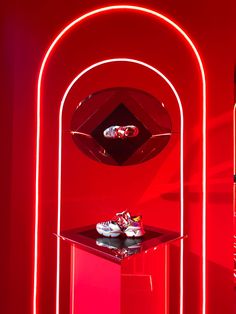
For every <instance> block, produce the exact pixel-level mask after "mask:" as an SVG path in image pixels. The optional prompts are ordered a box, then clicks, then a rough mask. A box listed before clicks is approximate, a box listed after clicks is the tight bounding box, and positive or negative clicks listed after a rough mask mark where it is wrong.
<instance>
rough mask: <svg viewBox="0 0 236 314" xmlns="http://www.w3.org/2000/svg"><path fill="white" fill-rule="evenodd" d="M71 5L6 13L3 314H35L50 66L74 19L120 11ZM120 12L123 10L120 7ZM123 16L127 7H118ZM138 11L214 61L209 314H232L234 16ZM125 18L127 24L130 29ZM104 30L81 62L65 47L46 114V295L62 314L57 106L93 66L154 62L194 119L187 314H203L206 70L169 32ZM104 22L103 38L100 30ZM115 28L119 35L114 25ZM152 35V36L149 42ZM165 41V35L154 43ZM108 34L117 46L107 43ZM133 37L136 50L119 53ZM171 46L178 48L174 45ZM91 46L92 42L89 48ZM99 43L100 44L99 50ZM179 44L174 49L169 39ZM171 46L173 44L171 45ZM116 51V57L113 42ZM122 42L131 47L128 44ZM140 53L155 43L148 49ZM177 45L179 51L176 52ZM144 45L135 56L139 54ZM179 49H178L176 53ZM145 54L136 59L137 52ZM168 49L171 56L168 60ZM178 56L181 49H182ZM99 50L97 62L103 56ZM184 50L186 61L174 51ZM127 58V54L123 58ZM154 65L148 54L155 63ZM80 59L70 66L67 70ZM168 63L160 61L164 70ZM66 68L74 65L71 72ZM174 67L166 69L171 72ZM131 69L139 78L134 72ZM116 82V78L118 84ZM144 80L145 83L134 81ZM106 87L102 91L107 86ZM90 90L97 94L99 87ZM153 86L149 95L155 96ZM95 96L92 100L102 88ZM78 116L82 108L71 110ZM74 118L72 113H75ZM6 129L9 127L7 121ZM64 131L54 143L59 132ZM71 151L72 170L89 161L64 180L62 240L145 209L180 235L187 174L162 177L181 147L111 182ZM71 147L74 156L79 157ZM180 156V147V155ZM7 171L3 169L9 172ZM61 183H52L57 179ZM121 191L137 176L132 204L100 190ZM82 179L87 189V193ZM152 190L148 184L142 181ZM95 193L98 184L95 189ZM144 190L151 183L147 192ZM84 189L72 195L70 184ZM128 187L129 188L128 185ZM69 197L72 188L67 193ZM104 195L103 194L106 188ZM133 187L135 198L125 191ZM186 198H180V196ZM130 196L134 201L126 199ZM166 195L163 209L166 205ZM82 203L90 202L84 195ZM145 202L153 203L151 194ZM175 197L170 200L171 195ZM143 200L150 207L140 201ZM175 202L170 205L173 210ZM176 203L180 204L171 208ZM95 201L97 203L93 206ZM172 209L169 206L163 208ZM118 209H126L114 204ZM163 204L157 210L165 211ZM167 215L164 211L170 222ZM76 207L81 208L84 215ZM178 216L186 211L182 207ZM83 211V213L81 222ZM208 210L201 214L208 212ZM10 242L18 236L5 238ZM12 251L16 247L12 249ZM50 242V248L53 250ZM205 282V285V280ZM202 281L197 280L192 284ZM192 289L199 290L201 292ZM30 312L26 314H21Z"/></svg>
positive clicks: (183, 7) (84, 91) (210, 75)
mask: <svg viewBox="0 0 236 314" xmlns="http://www.w3.org/2000/svg"><path fill="white" fill-rule="evenodd" d="M69 3H70V5H68V2H67V5H65V4H62V3H58V2H54V1H51V2H50V3H49V4H48V3H46V2H44V3H42V2H41V3H40V4H31V3H27V2H26V3H21V5H20V7H17V6H16V5H14V6H13V5H12V6H11V4H9V5H8V7H6V11H5V12H4V13H5V14H4V20H3V21H4V28H3V30H4V42H5V50H4V52H3V53H4V56H3V57H4V59H5V60H6V62H5V65H4V68H3V69H4V74H5V76H4V77H5V79H4V84H3V86H4V90H3V91H4V92H5V93H4V98H3V99H4V100H5V101H4V102H3V104H4V108H5V110H4V119H3V124H2V125H3V127H4V132H2V134H1V135H3V143H4V144H5V147H6V149H5V150H4V153H3V154H2V158H3V162H4V166H3V169H2V173H3V178H4V181H3V183H4V184H3V189H2V191H3V209H2V212H3V217H4V219H2V220H1V221H2V228H1V229H2V231H3V239H4V241H3V252H6V253H5V257H6V258H5V259H3V261H2V262H3V266H2V267H1V270H3V278H5V280H4V287H3V288H4V296H5V297H4V303H3V305H2V307H3V310H4V313H10V314H13V313H31V308H32V304H31V302H32V280H33V278H32V274H33V240H34V238H33V231H34V230H33V228H34V157H35V153H34V152H35V151H34V149H35V148H34V147H35V122H36V121H35V113H36V112H35V109H36V83H37V75H38V71H39V67H40V63H41V61H42V57H43V55H44V53H45V51H46V49H47V47H48V45H49V43H50V42H51V40H52V39H53V38H54V36H55V34H57V33H58V32H59V31H60V30H61V29H62V27H63V26H64V25H65V24H66V23H67V22H68V21H71V20H72V19H73V18H75V17H77V16H79V15H81V14H82V13H84V12H87V11H88V10H90V9H91V8H97V7H99V6H102V5H104V4H112V2H111V1H103V2H101V1H92V2H91V1H89V2H88V3H87V4H83V5H82V4H79V3H77V2H76V1H70V2H69ZM119 3H124V2H123V1H119ZM116 4H117V3H116ZM135 4H143V5H145V6H146V7H150V8H153V9H156V10H157V11H160V12H162V13H164V14H166V15H167V16H169V17H171V18H174V20H175V21H177V22H178V23H179V24H180V25H182V26H183V28H184V29H186V31H187V32H188V34H190V36H191V37H192V38H193V40H194V42H195V43H196V44H197V47H198V48H199V50H200V52H201V56H202V58H203V62H204V65H205V69H206V75H207V82H208V111H207V112H208V128H207V137H208V150H207V151H208V160H207V164H208V214H207V221H208V223H207V238H208V241H207V252H208V253H207V258H208V313H210V314H211V313H212V314H213V313H214V314H217V313H219V314H221V313H226V314H227V313H229V314H230V313H232V289H233V285H232V282H233V281H232V269H233V261H232V234H233V231H232V173H233V158H232V155H233V154H232V142H233V140H232V110H233V68H234V61H235V51H234V46H233V42H232V38H233V30H234V25H233V9H234V8H233V5H230V3H229V2H228V4H227V6H225V7H221V5H220V4H217V3H215V2H213V1H208V2H207V3H204V2H202V3H201V2H196V3H189V2H188V1H181V2H180V1H179V2H178V3H176V2H175V3H172V1H165V2H163V3H160V4H158V5H157V4H156V2H155V1H136V2H135ZM122 18H123V17H122ZM96 19H97V21H95V20H94V21H90V22H87V23H85V25H84V26H83V27H84V29H83V28H82V29H81V30H79V31H78V32H79V33H78V34H77V35H78V37H79V36H80V38H82V39H81V42H80V43H78V46H77V47H76V50H75V51H73V54H72V57H71V47H73V38H72V37H69V38H68V41H67V43H66V44H67V46H66V47H69V49H66V48H63V47H59V50H58V52H57V54H56V55H55V56H54V59H52V63H51V64H50V66H49V67H48V68H47V78H46V81H45V82H44V83H45V88H46V89H45V95H44V96H45V98H44V99H46V103H45V105H44V107H43V117H45V122H44V126H43V127H44V129H43V131H44V135H43V136H44V138H45V139H46V140H45V145H44V147H43V149H44V151H43V154H44V155H43V156H44V160H43V163H44V167H45V168H44V169H46V170H47V171H46V172H45V175H44V177H43V178H42V181H41V182H43V186H42V192H43V198H42V199H43V203H41V205H42V208H43V211H42V212H41V215H40V219H41V222H43V224H42V229H40V233H41V235H40V239H41V241H42V242H41V243H42V246H41V247H40V250H41V251H40V252H41V254H42V252H44V254H45V255H44V259H42V260H41V264H40V270H41V271H42V272H43V273H44V274H45V277H44V279H42V280H41V288H42V290H41V292H40V293H42V295H43V296H44V302H43V303H42V305H41V307H42V309H43V311H42V313H44V314H45V313H52V309H53V306H54V304H52V298H51V293H52V290H53V288H54V287H53V282H52V281H50V280H49V281H47V279H46V278H48V276H47V272H48V274H49V273H50V268H52V269H53V268H54V267H55V262H54V261H53V260H51V259H50V258H49V259H47V258H46V256H50V254H51V251H50V250H51V248H52V247H53V246H54V244H55V243H54V241H55V239H54V238H53V237H51V238H49V236H50V235H51V233H52V231H53V230H55V228H56V226H55V214H56V209H55V193H56V186H55V183H56V182H55V178H56V177H55V176H56V159H55V158H56V156H55V151H56V148H57V142H56V140H55V138H56V133H57V124H56V123H57V121H56V120H55V119H54V117H55V112H56V110H57V109H56V107H55V106H56V105H54V104H58V101H59V99H60V98H61V91H64V89H65V87H66V86H67V85H68V81H70V80H71V79H72V78H73V77H74V76H75V74H77V72H79V71H80V70H81V69H83V68H84V67H85V66H86V65H90V64H91V63H92V62H95V61H98V60H100V59H102V58H104V57H105V58H106V57H110V56H111V57H114V55H113V52H114V51H117V56H119V53H120V54H123V53H124V52H125V53H126V54H127V55H126V56H130V57H136V58H138V59H142V60H143V59H145V61H146V62H149V63H151V64H155V65H156V66H157V67H158V66H159V68H160V67H161V70H163V71H164V72H166V74H168V75H167V76H168V77H169V78H170V79H171V80H173V81H174V85H176V87H177V89H178V91H179V92H180V95H181V97H182V98H183V103H184V106H185V110H186V125H187V130H188V133H187V134H186V138H185V141H186V156H188V161H186V164H187V172H186V182H187V183H188V192H187V196H188V197H186V207H187V206H188V210H187V216H186V220H185V222H186V232H187V233H188V234H190V235H191V236H190V237H189V239H188V240H187V241H188V243H187V246H188V253H187V255H186V260H185V262H186V266H187V267H186V275H187V279H186V287H188V288H189V289H187V292H186V299H185V308H186V314H190V313H191V314H192V313H200V312H199V308H200V303H199V298H200V297H199V295H198V294H199V293H200V286H199V285H200V275H201V273H200V268H199V267H200V252H201V242H200V238H201V228H200V227H199V226H200V224H199V222H201V212H200V210H199V208H200V207H199V188H200V187H199V180H200V179H201V177H200V176H201V174H200V170H199V169H200V166H201V164H200V162H199V159H198V157H199V156H198V154H200V153H201V152H200V151H199V150H200V147H201V143H200V135H201V134H200V130H199V126H200V123H201V121H200V115H201V111H200V110H201V108H200V107H198V106H197V104H199V103H200V102H199V97H200V95H199V79H198V76H197V74H198V73H197V72H196V71H197V66H196V64H194V63H193V58H192V56H191V53H189V52H188V50H187V49H186V48H185V47H184V45H183V44H181V42H180V43H179V41H178V40H177V39H175V38H174V37H171V40H166V41H165V46H164V47H160V45H159V43H160V42H162V41H161V40H163V38H160V39H159V38H156V36H155V35H156V34H158V26H156V25H154V23H153V24H152V23H151V22H150V25H149V24H148V23H147V24H145V26H144V25H140V24H139V21H138V19H137V20H136V22H135V19H136V17H133V21H134V22H133V23H132V25H130V27H129V28H128V27H127V24H128V23H127V20H122V23H118V20H117V23H114V20H113V19H110V17H107V18H105V19H100V18H96ZM95 22H96V27H93V25H95V24H93V23H95ZM109 23H110V25H113V29H114V33H115V35H114V33H112V34H111V28H109V29H107V25H109ZM134 29H135V30H136V29H138V31H139V32H138V40H137V38H133V30H134ZM150 29H153V33H152V32H147V30H150ZM155 31H156V33H155ZM101 33H103V34H104V33H105V36H106V37H107V38H106V40H105V39H104V37H103V38H102V37H101ZM120 34H122V36H125V47H124V46H123V47H121V46H118V45H117V43H119V42H120V40H121V39H122V38H123V37H122V38H120V37H119V36H120ZM165 35H166V36H167V37H168V36H172V35H169V33H166V34H165ZM83 36H84V37H83ZM88 38H93V41H90V40H88ZM168 38H169V37H168ZM169 39H170V38H169ZM108 40H109V45H107V42H108ZM122 40H123V39H122ZM140 42H142V43H143V42H144V44H142V45H141V46H139V43H140ZM169 43H171V44H170V45H169ZM135 45H136V46H135ZM168 45H169V46H168ZM134 46H135V49H134ZM168 47H169V49H168ZM176 47H178V49H176ZM95 48H97V49H96V54H94V51H95ZM174 48H175V49H174ZM118 52H119V53H118ZM146 53H147V54H146ZM68 55H70V57H71V58H70V59H69V58H68ZM157 57H159V58H161V60H162V61H161V62H160V64H158V63H157V61H156V60H157ZM65 60H67V62H66V63H65ZM165 60H166V62H165ZM131 68H132V66H131ZM124 70H126V71H127V68H125V69H121V68H119V69H118V68H117V67H113V71H114V72H115V73H117V76H116V77H113V78H112V80H111V78H110V77H109V73H110V72H109V71H110V68H107V70H106V69H104V71H105V72H106V76H103V73H104V72H101V73H99V70H98V71H97V73H95V74H93V75H92V74H91V75H90V76H89V78H87V81H86V78H85V79H84V80H82V81H81V83H80V84H81V85H80V87H81V86H82V87H83V88H80V91H79V96H80V97H84V96H87V95H88V94H89V93H90V92H92V91H96V90H98V89H101V88H104V87H108V86H107V84H110V85H111V86H112V85H114V86H116V85H117V84H121V83H123V82H124V77H123V75H122V74H123V71H124ZM131 71H137V75H136V76H135V80H133V78H132V77H131V75H128V76H126V77H125V84H128V85H132V86H133V87H139V88H141V89H146V90H148V91H149V92H151V93H152V94H154V95H155V93H156V94H157V92H158V91H157V90H156V86H154V85H153V84H152V83H150V82H153V80H156V78H154V77H152V75H150V74H147V73H146V72H145V71H144V72H145V73H144V72H143V73H140V71H141V70H138V69H137V68H136V67H133V68H132V69H130V71H129V73H130V72H131ZM112 73H113V72H112ZM135 73H136V72H135ZM141 74H142V75H146V77H147V79H146V80H145V82H143V81H142V80H140V79H138V77H139V75H141ZM97 77H100V80H97ZM88 80H89V83H88ZM149 83H150V84H149ZM91 86H92V88H91ZM70 106H71V108H73V103H71V105H70ZM192 106H194V107H195V108H196V110H198V111H196V114H195V115H194V116H193V115H192V110H191V108H192ZM68 108H69V107H68ZM70 110H72V109H68V111H67V112H66V113H65V124H66V127H67V126H68V123H69V120H70V114H71V111H70ZM5 117H6V118H5ZM54 130H55V132H54ZM66 136H68V135H65V141H67V142H66V143H67V145H69V146H67V147H70V150H71V152H72V154H70V155H69V154H65V155H64V156H63V158H64V160H63V162H65V163H66V164H67V165H68V164H70V165H72V163H71V161H72V160H73V161H75V160H76V158H78V160H79V163H78V164H77V166H76V167H74V166H73V167H69V168H68V171H67V172H66V173H65V174H63V176H64V180H65V181H64V182H65V189H64V192H63V193H64V194H63V200H64V201H63V202H64V205H63V206H64V207H63V208H64V211H63V212H62V214H63V215H64V220H63V221H64V222H63V225H62V228H71V227H75V226H77V225H80V224H81V225H84V224H89V223H91V222H96V221H97V220H99V219H100V216H101V215H102V217H104V218H106V217H109V215H110V214H111V213H113V212H114V211H117V210H120V209H123V208H124V207H125V206H126V205H127V204H128V206H129V207H131V208H135V209H136V208H137V210H138V211H140V212H145V216H144V217H145V219H146V222H147V223H151V222H152V221H153V219H154V221H155V224H157V225H158V223H160V226H161V227H166V228H170V229H177V228H178V224H177V223H176V221H177V218H178V215H177V211H175V212H174V216H173V215H172V217H175V219H174V218H173V219H172V220H171V219H169V220H168V224H166V218H168V216H169V212H170V210H172V208H173V206H172V204H174V201H175V197H176V186H175V185H174V184H173V182H176V181H178V180H177V179H176V178H178V170H176V169H173V174H174V176H173V177H174V178H173V177H171V176H170V175H168V177H166V176H165V173H166V172H164V171H163V169H164V170H166V169H167V168H168V169H169V164H172V165H173V160H174V158H175V154H176V151H175V149H176V147H177V141H176V142H174V141H173V144H172V146H171V152H170V153H167V152H164V151H163V156H162V155H161V154H160V155H159V156H158V157H157V158H156V159H155V160H152V161H150V162H147V163H145V164H143V165H139V166H135V167H128V168H127V169H123V168H122V169H120V170H119V172H118V171H117V169H115V168H114V169H113V170H112V171H111V170H110V169H111V168H110V167H107V166H105V165H99V164H97V163H95V162H94V161H91V160H88V159H87V158H86V157H84V156H83V155H82V154H81V153H80V152H79V151H78V150H77V149H76V148H75V146H73V145H74V144H73V143H72V142H71V143H72V144H70V141H69V137H67V138H66ZM70 145H71V146H70ZM170 145H171V143H170ZM164 154H167V155H168V158H167V159H166V160H167V161H166V162H165V163H164V165H163V164H162V162H163V159H164V156H166V155H164ZM2 165H3V163H2ZM49 171H50V175H48V173H49ZM111 176H112V178H113V179H114V180H115V182H117V184H120V182H123V178H124V176H126V180H127V181H126V182H127V186H130V184H131V185H132V198H131V197H130V193H124V194H123V195H122V197H119V200H117V194H116V189H115V187H114V189H112V190H109V193H108V192H107V191H105V193H104V188H103V187H102V185H101V179H100V178H101V177H102V178H103V180H102V184H103V185H106V183H107V181H108V180H109V179H110V177H111ZM77 178H78V181H77ZM140 178H141V180H140ZM160 178H162V179H164V180H166V181H165V184H163V183H162V184H161V185H160V183H159V180H160ZM91 181H92V184H91ZM140 181H141V182H140ZM71 182H73V184H71ZM124 184H126V183H124ZM66 186H67V187H69V188H66ZM101 187H102V188H101ZM125 187H126V186H125ZM177 187H178V186H177ZM126 190H128V189H126ZM157 190H158V191H160V194H162V197H160V194H159V195H156V191H157ZM76 191H79V192H78V193H79V194H78V195H77V196H76V197H75V195H76ZM144 191H145V192H144ZM168 194H169V195H168ZM141 196H142V197H141ZM170 197H171V198H170ZM166 198H169V200H168V202H166ZM88 199H89V201H87V200H88ZM163 200H165V202H164V201H163ZM114 203H115V208H114V205H113V204H114ZM157 204H158V210H157V209H156V207H157ZM163 204H164V205H165V209H164V210H163ZM77 207H78V208H80V209H79V210H78V211H77ZM176 207H178V206H176ZM81 208H83V209H84V210H83V211H81ZM200 209H201V208H200ZM6 235H7V236H6ZM5 239H6V240H5ZM43 239H44V240H43ZM198 277H199V280H198ZM188 278H192V279H193V280H191V281H190V280H189V279H188ZM192 282H195V284H194V287H193V285H192V284H191V283H192ZM190 288H191V289H190ZM19 311H20V312H19Z"/></svg>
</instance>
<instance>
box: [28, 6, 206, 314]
mask: <svg viewBox="0 0 236 314" xmlns="http://www.w3.org/2000/svg"><path fill="white" fill-rule="evenodd" d="M116 10H123V11H125V10H126V11H127V10H128V11H133V12H137V13H144V14H148V15H151V16H153V17H156V18H158V19H159V20H160V21H162V22H164V23H166V24H167V25H169V26H170V27H171V28H172V29H173V30H175V31H177V33H179V34H180V35H181V36H182V37H183V39H184V40H185V41H186V43H187V44H188V45H189V47H190V48H191V49H192V51H193V52H194V55H195V57H196V59H197V62H198V66H199V70H200V73H201V79H202V108H203V117H202V118H203V125H202V143H203V151H202V163H203V167H202V196H203V198H202V216H203V227H202V314H205V313H206V132H205V130H206V78H205V71H204V67H203V64H202V60H201V57H200V55H199V53H198V50H197V48H196V47H195V45H194V44H193V42H192V40H191V39H190V37H189V36H188V35H187V34H186V33H185V31H184V30H183V29H182V28H181V27H180V26H178V25H177V24H176V23H175V22H173V21H172V20H171V19H169V18H167V17H166V16H164V15H162V14H160V13H158V12H156V11H154V10H150V9H147V8H143V7H139V6H131V5H117V6H107V7H103V8H99V9H97V10H93V11H91V12H88V13H86V14H84V15H82V16H81V17H79V18H77V19H75V20H74V21H73V22H71V23H70V24H68V25H67V26H66V27H65V28H64V29H63V30H62V31H61V32H60V33H59V34H58V36H57V37H56V38H55V39H54V40H53V42H52V43H51V45H50V47H49V48H48V50H47V52H46V54H45V56H44V58H43V61H42V64H41V67H40V71H39V76H38V84H37V128H36V162H35V181H36V182H35V226H34V274H33V314H37V287H38V226H39V172H40V169H39V166H40V162H39V161H40V131H41V130H40V127H41V125H40V122H41V121H40V113H41V84H42V78H43V73H44V69H45V66H46V64H47V62H48V59H49V56H50V55H51V54H52V52H53V50H54V49H55V48H56V46H57V44H58V43H59V42H60V41H61V40H62V39H63V37H64V36H65V35H66V34H67V33H68V32H69V31H70V30H72V29H73V27H74V26H75V25H77V24H79V23H80V22H82V21H83V20H85V19H87V18H90V17H93V16H95V15H97V14H102V13H105V12H110V11H116Z"/></svg>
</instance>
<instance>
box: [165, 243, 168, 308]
mask: <svg viewBox="0 0 236 314" xmlns="http://www.w3.org/2000/svg"><path fill="white" fill-rule="evenodd" d="M168 269H169V244H166V245H165V314H168V313H169V292H168V289H169V276H168V275H169V274H168Z"/></svg>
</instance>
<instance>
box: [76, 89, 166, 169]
mask: <svg viewBox="0 0 236 314" xmlns="http://www.w3.org/2000/svg"><path fill="white" fill-rule="evenodd" d="M71 134H72V138H73V141H74V143H75V144H76V146H77V147H78V148H79V149H80V150H81V151H82V152H84V153H85V154H86V155H87V156H88V157H90V158H92V159H94V160H96V161H99V162H103V163H106V164H110V165H117V166H124V165H133V164H137V163H141V162H144V161H146V160H149V159H151V158H153V157H155V156H156V155H157V154H159V153H160V152H161V151H162V150H163V149H164V147H165V146H166V145H167V144H168V141H169V139H170V136H171V120H170V116H169V114H168V112H167V110H166V109H165V107H164V104H162V103H161V102H160V101H159V100H157V99H156V98H155V97H153V96H152V95H150V94H148V93H146V92H144V91H142V90H138V89H133V88H127V87H117V88H109V89H104V90H101V91H98V92H96V93H93V94H91V95H89V96H88V97H86V98H85V99H84V100H82V101H81V102H80V103H79V105H78V106H77V107H76V109H75V112H74V114H73V116H72V121H71Z"/></svg>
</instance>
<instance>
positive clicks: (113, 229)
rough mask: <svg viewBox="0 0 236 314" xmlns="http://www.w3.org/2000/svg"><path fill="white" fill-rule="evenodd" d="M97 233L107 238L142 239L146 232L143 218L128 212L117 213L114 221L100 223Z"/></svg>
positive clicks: (97, 226)
mask: <svg viewBox="0 0 236 314" xmlns="http://www.w3.org/2000/svg"><path fill="white" fill-rule="evenodd" d="M96 229H97V232H98V233H99V234H102V235H103V236H105V237H118V236H119V235H120V234H125V235H126V236H127V237H135V238H136V237H141V236H143V235H144V233H145V231H144V229H143V222H142V217H141V216H131V215H130V213H129V212H128V211H124V212H122V213H117V214H116V216H115V217H114V218H113V219H112V220H108V221H104V222H100V223H98V224H97V225H96Z"/></svg>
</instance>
